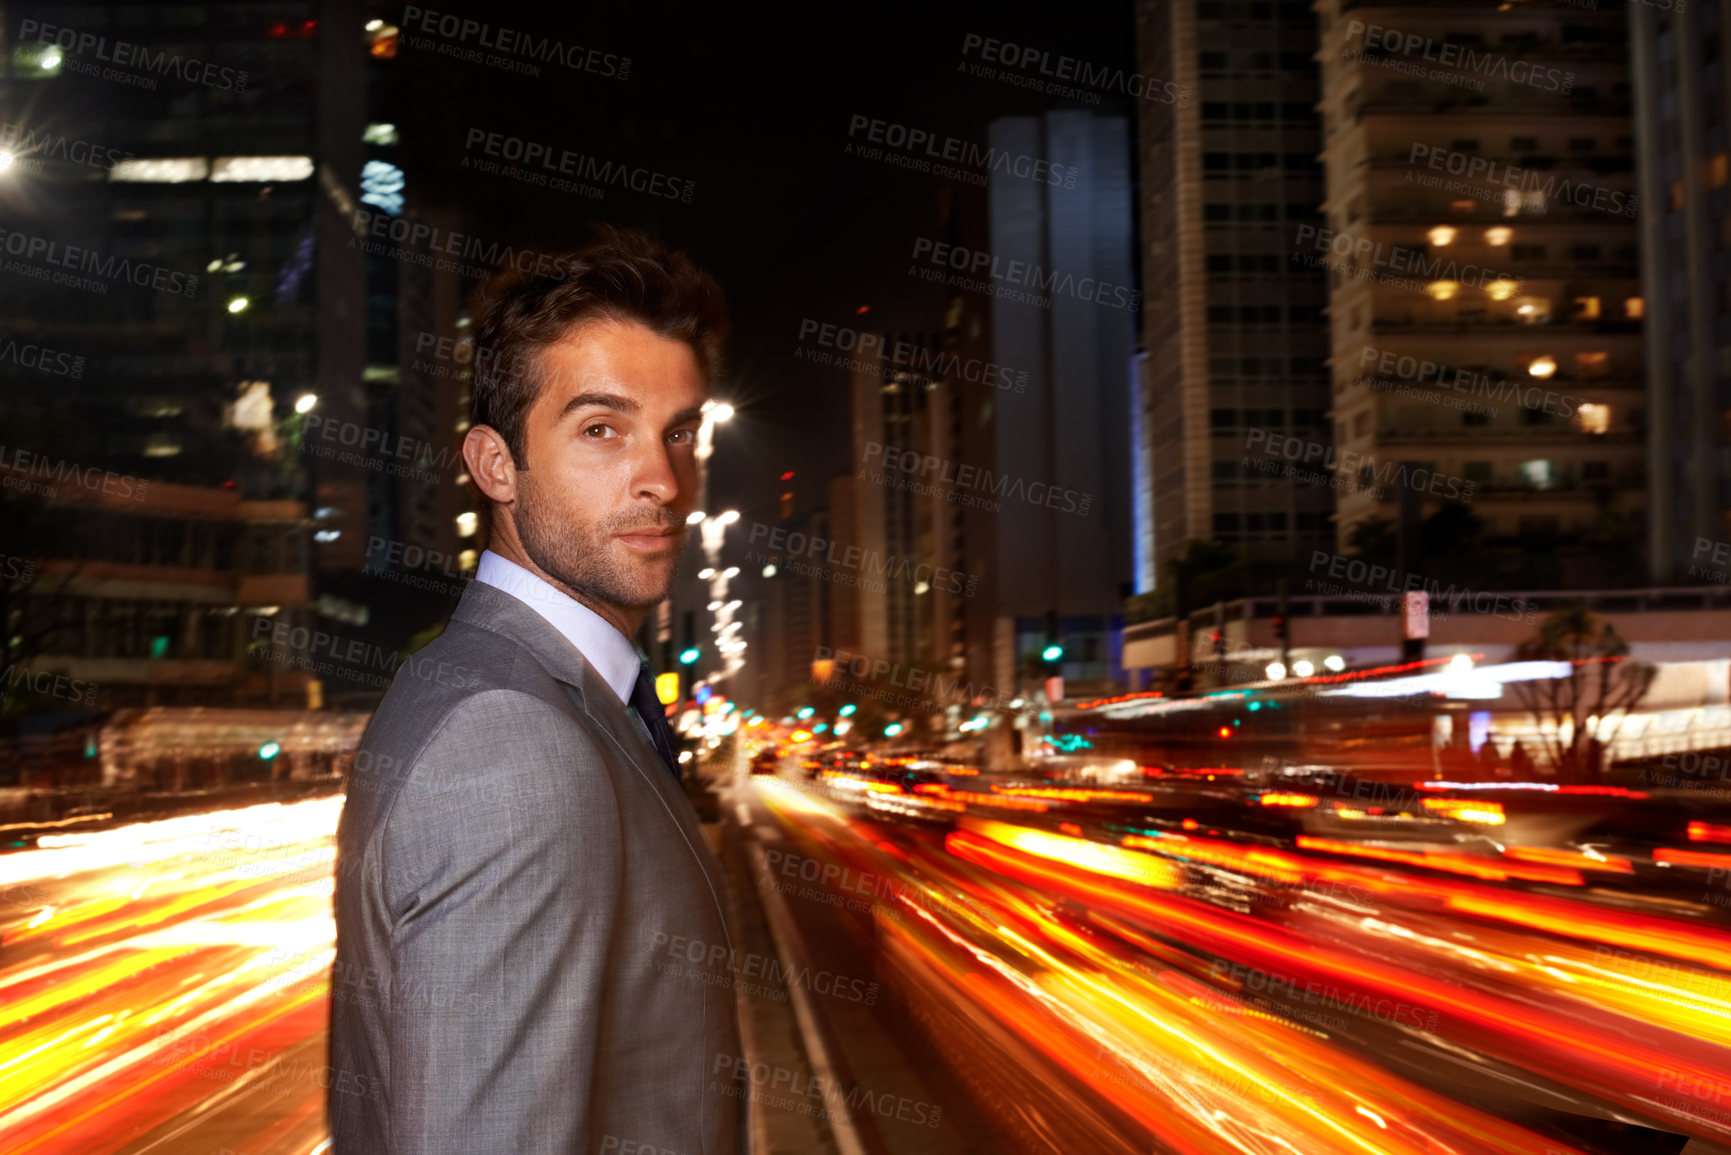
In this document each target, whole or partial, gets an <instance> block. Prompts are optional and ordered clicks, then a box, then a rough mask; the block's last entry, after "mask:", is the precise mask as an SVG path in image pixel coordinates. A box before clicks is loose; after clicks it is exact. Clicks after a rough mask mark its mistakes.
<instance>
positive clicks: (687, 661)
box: [679, 646, 702, 666]
mask: <svg viewBox="0 0 1731 1155" xmlns="http://www.w3.org/2000/svg"><path fill="white" fill-rule="evenodd" d="M701 656H702V652H701V651H700V650H698V648H697V647H696V646H688V647H686V648H685V650H684V651H682V652H681V653H680V655H679V664H680V665H682V666H689V665H691V664H692V663H694V662H696V661H697V659H698V658H699V657H701Z"/></svg>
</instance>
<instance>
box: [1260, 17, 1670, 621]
mask: <svg viewBox="0 0 1731 1155" xmlns="http://www.w3.org/2000/svg"><path fill="white" fill-rule="evenodd" d="M1318 13H1319V16H1320V20H1321V44H1322V50H1321V54H1320V57H1321V61H1322V75H1323V96H1322V110H1323V120H1324V143H1323V149H1324V156H1325V162H1326V167H1327V173H1328V192H1327V200H1326V203H1325V206H1324V207H1325V211H1326V216H1327V219H1326V222H1324V223H1323V225H1322V226H1321V227H1318V228H1306V227H1298V228H1294V227H1291V226H1288V228H1287V231H1286V235H1285V237H1284V240H1285V242H1286V244H1287V245H1288V246H1289V248H1290V253H1291V256H1292V258H1293V259H1296V260H1303V261H1305V262H1306V263H1309V264H1312V265H1313V266H1316V267H1320V268H1323V269H1326V271H1327V275H1328V278H1329V290H1330V294H1329V321H1330V328H1331V330H1332V345H1333V358H1332V360H1333V364H1332V373H1333V384H1334V405H1333V408H1334V438H1333V450H1334V453H1333V455H1332V456H1331V457H1329V458H1326V459H1325V460H1326V466H1327V467H1326V470H1325V472H1326V473H1327V474H1330V475H1332V479H1333V482H1334V483H1335V486H1336V488H1337V491H1338V503H1339V505H1338V519H1337V528H1338V535H1339V541H1340V543H1341V544H1342V545H1343V546H1345V545H1347V544H1349V543H1350V542H1351V541H1352V540H1353V531H1354V529H1355V527H1358V526H1360V525H1362V524H1364V523H1366V522H1368V521H1370V520H1371V519H1373V518H1377V519H1386V520H1388V521H1393V520H1394V519H1395V514H1396V510H1397V508H1398V506H1397V500H1398V498H1399V497H1400V495H1401V493H1402V491H1418V493H1419V496H1420V498H1421V499H1422V501H1423V508H1424V510H1425V511H1426V512H1429V513H1434V512H1436V511H1441V510H1443V509H1445V508H1450V512H1451V516H1453V517H1454V518H1455V519H1456V521H1457V523H1458V524H1462V525H1466V524H1468V522H1467V519H1466V518H1465V517H1464V516H1462V515H1464V514H1466V513H1469V512H1470V514H1471V516H1472V518H1474V519H1476V521H1477V523H1478V525H1479V526H1481V527H1482V528H1481V529H1480V530H1479V531H1478V532H1481V533H1482V535H1483V537H1484V539H1485V542H1486V544H1487V545H1491V546H1500V547H1502V551H1501V554H1500V555H1499V556H1500V557H1501V560H1500V561H1499V562H1498V565H1499V567H1501V568H1498V569H1496V570H1495V571H1481V572H1480V573H1479V574H1478V575H1477V578H1476V580H1478V581H1482V582H1489V581H1505V582H1514V583H1517V584H1520V585H1523V586H1526V587H1527V588H1532V587H1533V586H1535V585H1538V586H1551V585H1560V584H1564V583H1565V582H1577V583H1582V584H1605V583H1609V582H1614V581H1617V580H1626V579H1627V577H1628V575H1627V574H1623V573H1620V572H1619V571H1618V565H1619V563H1620V562H1621V561H1625V560H1628V559H1632V558H1633V557H1634V556H1636V554H1637V552H1638V546H1639V542H1640V534H1639V530H1638V519H1639V517H1640V512H1641V508H1642V505H1643V504H1644V497H1645V495H1644V489H1645V485H1644V460H1643V458H1644V450H1645V444H1644V443H1645V436H1644V432H1643V426H1642V422H1643V420H1644V413H1643V407H1644V405H1645V403H1646V399H1645V397H1644V396H1643V390H1642V383H1641V369H1642V354H1641V323H1642V319H1643V315H1644V312H1645V309H1644V304H1643V298H1642V292H1641V288H1640V280H1639V269H1638V253H1637V249H1636V228H1637V226H1636V216H1637V213H1638V212H1645V211H1646V210H1647V209H1648V207H1649V206H1648V204H1647V202H1645V200H1644V199H1638V198H1637V197H1636V194H1635V192H1634V190H1633V188H1632V184H1633V177H1632V169H1633V161H1634V156H1633V141H1632V138H1631V129H1630V121H1629V113H1630V95H1629V86H1628V83H1627V64H1626V56H1625V52H1624V48H1623V43H1622V41H1623V37H1624V21H1625V15H1624V13H1623V11H1621V9H1620V8H1619V9H1617V10H1607V11H1603V12H1600V11H1595V10H1591V9H1581V8H1539V7H1536V6H1534V5H1517V6H1507V5H1504V6H1501V7H1498V6H1492V5H1470V4H1451V5H1436V6H1427V7H1423V8H1417V9H1414V8H1392V7H1390V8H1383V7H1376V6H1372V7H1365V6H1362V5H1353V4H1350V3H1344V2H1342V0H1324V2H1323V3H1322V4H1320V5H1319V7H1318ZM1265 444H1266V442H1265ZM1300 484H1302V483H1300ZM1451 507H1452V508H1451ZM1588 542H1593V543H1596V544H1597V546H1598V547H1599V548H1596V549H1595V550H1593V551H1592V557H1591V559H1589V558H1587V557H1586V555H1585V553H1584V552H1582V553H1576V552H1575V550H1576V547H1579V546H1582V545H1584V544H1586V543H1588ZM1565 560H1567V564H1564V563H1565ZM1588 560H1591V561H1594V562H1599V563H1605V564H1603V565H1601V566H1600V568H1598V569H1596V570H1593V571H1591V572H1589V570H1588V569H1587V562H1588Z"/></svg>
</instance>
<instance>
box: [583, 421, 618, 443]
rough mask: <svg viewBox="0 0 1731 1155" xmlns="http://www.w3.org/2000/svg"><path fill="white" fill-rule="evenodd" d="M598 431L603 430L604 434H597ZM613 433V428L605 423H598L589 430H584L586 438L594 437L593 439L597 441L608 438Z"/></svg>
mask: <svg viewBox="0 0 1731 1155" xmlns="http://www.w3.org/2000/svg"><path fill="white" fill-rule="evenodd" d="M597 429H599V430H602V432H601V433H596V432H595V431H596V430H597ZM612 432H613V426H611V425H608V424H607V423H606V422H604V421H597V422H596V423H595V424H593V425H591V426H589V427H588V428H587V429H585V430H583V435H584V436H585V437H593V438H596V439H597V440H599V439H601V438H604V437H606V436H608V435H609V434H611V433H612Z"/></svg>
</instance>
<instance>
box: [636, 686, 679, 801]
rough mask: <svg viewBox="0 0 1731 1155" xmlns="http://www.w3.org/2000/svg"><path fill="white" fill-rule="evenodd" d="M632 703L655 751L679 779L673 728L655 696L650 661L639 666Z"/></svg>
mask: <svg viewBox="0 0 1731 1155" xmlns="http://www.w3.org/2000/svg"><path fill="white" fill-rule="evenodd" d="M630 705H631V708H632V709H633V710H635V711H637V717H638V718H639V719H641V720H642V722H643V728H644V729H646V730H648V731H649V740H650V742H651V743H653V744H654V746H655V752H656V753H657V754H659V755H661V760H662V761H663V762H665V763H667V768H668V769H669V770H671V771H672V772H673V780H674V781H675V782H677V781H679V760H678V758H676V757H675V756H674V753H673V728H672V727H671V726H669V725H668V724H667V714H666V713H665V711H664V710H663V709H662V706H661V699H660V698H658V697H656V696H655V679H653V678H651V677H650V676H649V663H648V662H643V663H640V664H639V665H638V667H637V684H636V685H635V686H633V687H632V688H631V703H630Z"/></svg>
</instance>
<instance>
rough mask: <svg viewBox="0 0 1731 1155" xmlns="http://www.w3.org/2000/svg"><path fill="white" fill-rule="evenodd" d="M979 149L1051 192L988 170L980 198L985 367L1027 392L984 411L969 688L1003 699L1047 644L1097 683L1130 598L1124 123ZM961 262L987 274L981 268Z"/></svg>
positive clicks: (1011, 133)
mask: <svg viewBox="0 0 1731 1155" xmlns="http://www.w3.org/2000/svg"><path fill="white" fill-rule="evenodd" d="M988 140H989V143H990V145H991V147H992V149H993V150H994V151H995V153H997V154H1004V155H1010V156H1029V157H1038V158H1041V159H1043V160H1045V161H1048V162H1049V163H1050V165H1051V166H1052V170H1053V171H1054V172H1056V173H1061V174H1062V179H1059V180H1055V181H1054V180H1043V181H1042V180H1029V179H1024V178H1021V177H1018V176H1016V175H1014V174H1013V173H1009V172H1004V171H994V172H993V173H992V174H991V177H990V182H989V184H988V186H987V190H986V191H987V200H988V232H989V242H988V251H989V256H990V258H991V262H992V264H991V265H990V270H991V274H990V275H991V277H992V282H991V289H990V293H991V298H990V304H991V327H990V338H991V359H992V361H993V362H994V363H996V364H998V365H1001V366H1006V367H1010V368H1011V370H1012V371H1013V373H1014V375H1015V376H1014V380H1015V382H1016V383H1017V384H1018V385H1022V384H1025V388H1019V389H1018V388H1015V387H1010V388H992V389H989V390H986V391H985V392H986V393H989V394H990V396H989V397H985V398H983V399H982V400H983V401H984V403H985V404H986V405H987V406H988V410H987V412H985V413H984V415H983V416H984V419H983V420H982V422H981V423H982V425H986V426H987V427H988V428H989V429H990V430H991V459H990V468H991V470H992V476H991V480H990V485H989V486H988V487H987V488H988V489H989V491H990V492H989V495H988V494H987V493H986V492H984V491H982V492H981V496H982V497H986V496H989V497H990V499H991V500H992V501H993V502H994V503H995V504H994V508H993V511H992V512H993V516H992V517H991V518H990V519H989V521H988V525H989V527H990V537H989V538H988V539H987V540H985V541H982V542H980V543H978V547H977V549H976V550H975V552H976V553H977V554H978V555H979V556H982V557H984V558H986V559H988V565H989V568H990V570H991V573H992V592H991V595H990V602H991V605H992V607H993V611H994V613H995V615H996V622H995V629H994V633H993V637H994V642H995V644H994V651H995V655H994V656H995V668H994V669H992V670H990V671H982V672H981V673H982V674H984V675H985V676H987V677H989V679H990V681H991V683H992V684H993V685H996V686H1010V685H1014V684H1015V681H1016V677H1017V669H1018V667H1019V666H1020V665H1021V664H1022V663H1024V662H1025V661H1026V660H1027V659H1028V658H1029V656H1030V655H1033V654H1037V653H1038V652H1039V651H1040V650H1042V649H1043V648H1044V647H1045V646H1046V644H1047V643H1048V642H1049V641H1057V642H1059V643H1060V644H1062V645H1063V646H1064V654H1065V657H1064V667H1063V671H1064V674H1065V676H1066V677H1068V678H1070V679H1071V680H1073V681H1077V682H1105V681H1107V680H1109V679H1112V678H1114V677H1116V674H1117V671H1116V670H1115V668H1114V661H1113V657H1112V655H1113V653H1114V652H1115V650H1114V641H1113V639H1114V637H1115V631H1116V630H1118V629H1120V628H1121V626H1122V618H1121V609H1122V606H1123V600H1124V598H1125V597H1126V596H1127V595H1128V594H1129V593H1130V592H1132V588H1133V584H1132V583H1133V574H1132V541H1131V529H1130V511H1131V505H1132V501H1131V497H1130V476H1131V454H1130V441H1131V431H1132V429H1133V427H1134V417H1135V407H1134V406H1135V400H1134V399H1135V392H1134V390H1132V388H1131V376H1132V374H1133V372H1134V371H1135V350H1136V323H1137V314H1138V313H1139V311H1140V310H1139V302H1140V296H1139V290H1138V289H1137V288H1136V287H1135V286H1136V267H1135V264H1136V262H1135V227H1134V221H1133V216H1132V207H1131V179H1130V163H1131V146H1130V140H1129V128H1128V123H1127V121H1126V120H1125V118H1124V117H1122V116H1117V115H1108V114H1103V113H1100V112H1095V111H1092V110H1074V109H1065V110H1057V111H1052V112H1047V113H1045V114H1044V115H1042V116H1038V117H1005V118H1001V119H998V120H995V121H993V122H991V124H990V125H989V126H988ZM971 263H972V264H973V265H974V266H975V267H983V266H981V265H980V262H979V261H978V258H977V255H976V256H975V257H973V258H972V259H971ZM1018 270H1021V272H1018ZM975 392H976V393H978V392H980V391H979V390H975ZM977 412H978V411H977V410H976V413H977ZM970 548H971V549H974V547H973V546H970ZM1060 609H1061V610H1062V612H1063V614H1062V617H1061V619H1060V620H1057V621H1054V620H1053V616H1054V615H1055V614H1057V612H1058V611H1059V610H1060ZM1052 633H1056V634H1058V635H1059V636H1058V637H1056V638H1052V637H1048V635H1049V634H1052Z"/></svg>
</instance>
